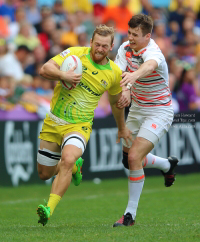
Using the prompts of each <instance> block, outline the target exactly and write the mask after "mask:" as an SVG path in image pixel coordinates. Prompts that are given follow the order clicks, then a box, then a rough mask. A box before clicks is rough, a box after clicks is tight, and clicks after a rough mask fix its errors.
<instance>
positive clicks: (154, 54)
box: [142, 48, 165, 66]
mask: <svg viewBox="0 0 200 242" xmlns="http://www.w3.org/2000/svg"><path fill="white" fill-rule="evenodd" d="M142 58H143V60H144V62H146V61H148V60H155V61H156V62H157V63H158V66H159V65H160V64H161V62H162V61H163V60H164V59H165V57H164V55H163V54H162V52H161V51H160V49H159V48H158V49H156V48H154V49H149V50H147V51H145V52H144V54H143V56H142Z"/></svg>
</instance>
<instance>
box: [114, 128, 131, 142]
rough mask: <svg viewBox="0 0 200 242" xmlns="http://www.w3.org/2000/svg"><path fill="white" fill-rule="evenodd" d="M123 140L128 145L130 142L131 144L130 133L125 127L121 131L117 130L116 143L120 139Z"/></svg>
mask: <svg viewBox="0 0 200 242" xmlns="http://www.w3.org/2000/svg"><path fill="white" fill-rule="evenodd" d="M121 138H123V139H124V140H125V142H126V144H127V145H128V144H129V143H130V142H131V143H132V142H133V138H132V133H131V131H130V130H129V129H128V128H127V127H126V126H125V128H124V129H123V130H118V136H117V141H116V143H119V142H120V139H121Z"/></svg>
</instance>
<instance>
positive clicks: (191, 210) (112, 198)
mask: <svg viewBox="0 0 200 242" xmlns="http://www.w3.org/2000/svg"><path fill="white" fill-rule="evenodd" d="M163 183H164V181H163V177H161V176H159V177H146V181H145V185H144V189H143V193H142V196H141V199H140V203H139V209H138V213H137V219H136V224H135V225H134V226H132V227H120V228H112V225H113V223H114V222H115V221H116V220H118V219H119V218H120V217H121V215H122V214H123V212H124V209H125V207H126V204H127V199H128V194H127V179H117V180H103V181H102V182H101V183H100V184H99V185H96V184H94V183H93V182H83V183H82V184H81V185H80V186H79V187H75V186H74V185H73V184H72V185H71V187H70V188H69V190H68V192H67V193H66V194H65V196H64V197H63V199H62V201H61V202H60V204H59V205H58V207H57V208H56V210H55V212H54V214H53V216H52V218H51V220H50V221H49V223H48V224H47V225H46V226H44V227H43V226H42V225H41V224H38V223H37V220H38V217H37V215H36V208H37V206H38V205H39V204H40V203H43V199H44V198H45V199H47V198H48V195H49V191H50V187H49V186H43V185H34V186H21V187H18V188H3V187H1V188H0V194H1V200H0V242H10V241H13V242H18V241H20V242H29V241H31V242H32V241H34V242H43V241H48V242H51V241H54V242H57V241H58V242H61V241H63V242H66V241H67V242H68V241H69V242H71V241H73V242H79V241H82V242H89V241H92V242H93V241H95V242H96V241H97V242H100V241H101V242H107V241H109V242H110V241H113V242H114V241H117V242H118V241H119V242H125V241H131V242H132V241H134V242H140V241H141V242H151V241H152V242H157V241H162V242H165V241H166V242H169V241H174V242H178V241H180V242H188V241H191V242H194V241H200V174H193V175H177V181H176V183H175V185H174V186H172V187H170V188H166V187H164V185H163Z"/></svg>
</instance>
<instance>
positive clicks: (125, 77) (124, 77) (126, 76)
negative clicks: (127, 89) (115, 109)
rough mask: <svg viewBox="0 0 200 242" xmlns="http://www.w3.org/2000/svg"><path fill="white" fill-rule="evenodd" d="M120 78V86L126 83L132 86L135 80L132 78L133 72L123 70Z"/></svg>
mask: <svg viewBox="0 0 200 242" xmlns="http://www.w3.org/2000/svg"><path fill="white" fill-rule="evenodd" d="M121 76H122V80H121V81H120V86H121V87H123V86H126V85H127V84H128V83H130V85H131V86H132V85H133V84H134V82H135V81H136V80H135V78H134V73H129V72H124V73H123V74H122V75H121Z"/></svg>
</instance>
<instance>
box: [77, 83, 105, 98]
mask: <svg viewBox="0 0 200 242" xmlns="http://www.w3.org/2000/svg"><path fill="white" fill-rule="evenodd" d="M79 86H81V87H82V88H84V89H85V90H87V91H88V92H89V93H91V94H92V95H94V96H97V97H98V96H100V94H99V93H96V92H94V91H93V90H92V89H90V88H89V87H88V86H87V85H85V84H84V83H83V82H80V83H79Z"/></svg>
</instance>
